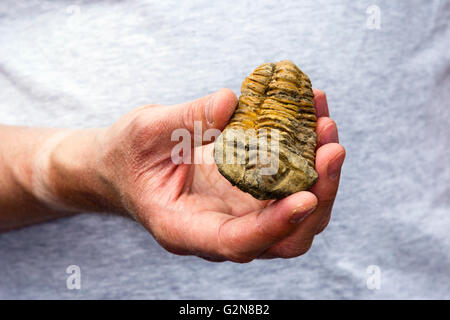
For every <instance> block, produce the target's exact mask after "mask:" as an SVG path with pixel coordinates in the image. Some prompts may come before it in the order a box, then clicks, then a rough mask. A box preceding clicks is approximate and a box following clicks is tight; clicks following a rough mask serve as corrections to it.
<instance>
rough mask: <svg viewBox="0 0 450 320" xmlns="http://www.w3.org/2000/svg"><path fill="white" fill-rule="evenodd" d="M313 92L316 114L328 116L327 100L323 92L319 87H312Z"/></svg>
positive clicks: (318, 116)
mask: <svg viewBox="0 0 450 320" xmlns="http://www.w3.org/2000/svg"><path fill="white" fill-rule="evenodd" d="M313 93H314V107H315V108H316V116H317V118H320V117H329V116H330V112H329V111H328V102H327V96H326V94H325V92H323V91H322V90H319V89H313Z"/></svg>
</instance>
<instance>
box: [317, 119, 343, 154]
mask: <svg viewBox="0 0 450 320" xmlns="http://www.w3.org/2000/svg"><path fill="white" fill-rule="evenodd" d="M316 133H317V149H318V148H320V147H321V146H323V145H325V144H327V143H339V135H338V129H337V126H336V123H335V122H334V121H333V119H331V118H328V117H321V118H319V119H317V127H316Z"/></svg>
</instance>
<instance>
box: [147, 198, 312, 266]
mask: <svg viewBox="0 0 450 320" xmlns="http://www.w3.org/2000/svg"><path fill="white" fill-rule="evenodd" d="M316 205H317V198H316V196H315V195H313V194H312V193H310V192H307V191H304V192H300V193H297V194H294V195H291V196H289V197H287V198H284V199H282V200H279V201H275V202H273V203H272V204H270V205H269V206H267V207H266V208H264V209H262V210H259V211H255V212H252V213H249V214H247V215H245V216H241V217H233V216H230V215H227V214H223V213H218V212H197V213H192V214H186V212H176V213H175V212H174V213H172V214H167V212H164V213H159V214H156V215H154V216H153V217H152V220H151V221H147V225H148V226H147V228H148V229H149V230H154V232H153V234H154V236H155V238H156V239H157V240H158V242H159V243H160V244H161V245H162V246H163V247H164V248H166V249H168V250H169V251H171V252H183V251H184V252H190V253H191V254H195V255H198V256H202V257H208V258H209V259H215V260H223V259H227V260H231V261H235V262H249V261H251V260H253V259H254V258H256V257H257V256H258V255H260V254H261V252H263V251H265V250H266V249H267V248H268V247H270V246H272V245H273V244H274V243H276V242H278V241H280V240H281V239H283V238H284V237H286V236H287V235H289V233H291V232H293V231H294V230H295V229H296V226H297V225H298V223H300V221H301V220H302V219H304V217H305V216H307V215H308V214H309V213H310V212H312V211H313V210H314V208H315V207H316ZM144 224H145V221H144Z"/></svg>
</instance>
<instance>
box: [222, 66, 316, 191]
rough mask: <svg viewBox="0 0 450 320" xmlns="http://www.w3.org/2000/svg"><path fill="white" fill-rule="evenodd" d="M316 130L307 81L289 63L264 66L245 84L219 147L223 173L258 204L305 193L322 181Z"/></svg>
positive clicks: (312, 95)
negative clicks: (316, 154)
mask: <svg viewBox="0 0 450 320" xmlns="http://www.w3.org/2000/svg"><path fill="white" fill-rule="evenodd" d="M315 128H316V115H315V109H314V94H313V91H312V88H311V82H310V80H309V78H308V76H307V75H306V74H305V73H303V72H302V71H300V69H299V68H298V67H297V66H296V65H295V64H294V63H293V62H291V61H288V60H285V61H280V62H277V63H264V64H262V65H260V66H259V67H257V68H256V69H255V71H253V73H252V74H251V75H250V76H248V77H247V78H246V79H245V80H244V82H243V83H242V87H241V96H240V97H239V105H238V106H237V108H236V110H235V112H234V114H233V116H232V117H231V119H230V122H229V123H228V125H227V127H226V128H225V130H224V131H223V132H222V134H221V136H220V137H219V138H218V139H217V141H216V143H215V152H214V158H215V161H216V163H217V167H218V169H219V172H220V173H221V174H222V175H223V176H224V177H225V178H227V179H228V180H229V181H230V182H231V183H232V184H233V185H236V186H237V187H238V188H239V189H241V190H243V191H245V192H248V193H250V194H251V195H253V196H254V197H255V198H257V199H280V198H284V197H286V196H288V195H290V194H293V193H295V192H299V191H302V190H307V189H309V188H310V187H311V186H312V185H313V184H314V182H315V181H316V180H317V177H318V175H317V172H316V171H315V149H316V133H315ZM266 150H267V152H266Z"/></svg>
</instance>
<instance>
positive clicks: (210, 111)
mask: <svg viewBox="0 0 450 320" xmlns="http://www.w3.org/2000/svg"><path fill="white" fill-rule="evenodd" d="M215 98H216V93H213V94H211V95H210V97H209V99H208V101H207V102H206V106H205V115H206V121H207V122H208V126H210V127H214V106H215Z"/></svg>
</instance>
